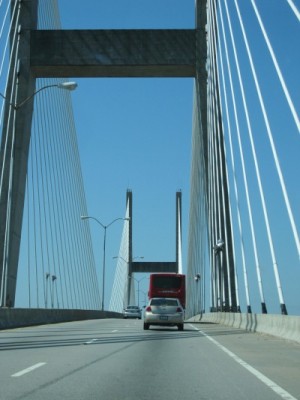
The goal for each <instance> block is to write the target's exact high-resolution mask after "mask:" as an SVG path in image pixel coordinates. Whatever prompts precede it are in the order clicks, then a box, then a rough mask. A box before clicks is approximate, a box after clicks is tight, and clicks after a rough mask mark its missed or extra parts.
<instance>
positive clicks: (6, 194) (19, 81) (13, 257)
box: [0, 0, 38, 307]
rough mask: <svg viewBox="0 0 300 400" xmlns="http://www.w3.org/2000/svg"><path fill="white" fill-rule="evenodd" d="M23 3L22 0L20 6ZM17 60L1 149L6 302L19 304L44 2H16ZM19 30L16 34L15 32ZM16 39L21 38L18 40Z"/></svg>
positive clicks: (0, 299)
mask: <svg viewBox="0 0 300 400" xmlns="http://www.w3.org/2000/svg"><path fill="white" fill-rule="evenodd" d="M16 3H17V4H16ZM15 6H16V7H17V8H18V11H19V20H16V16H17V15H18V12H16V13H14V14H12V15H14V18H13V20H12V31H11V32H12V33H11V59H12V60H13V62H12V63H11V65H10V68H9V75H8V85H7V88H6V93H5V97H6V99H7V100H6V103H5V108H4V117H3V131H2V140H1V149H0V165H1V186H0V305H1V307H13V306H14V304H15V293H16V282H17V270H18V263H19V251H20V241H21V230H22V218H23V208H24V199H25V188H26V174H27V163H28V153H29V143H30V134H31V121H32V112H33V97H32V98H31V99H28V101H26V102H25V103H24V104H23V105H22V106H21V107H19V108H18V107H14V106H13V105H16V104H21V102H22V101H24V99H27V98H29V97H30V96H31V95H32V94H33V93H34V90H35V78H34V77H33V76H32V74H31V71H30V63H29V61H30V59H29V57H30V30H31V29H36V28H37V11H38V0H31V1H26V2H24V1H23V2H21V1H18V0H12V1H11V10H13V9H14V7H15ZM15 33H16V35H15ZM14 37H15V38H16V39H14Z"/></svg>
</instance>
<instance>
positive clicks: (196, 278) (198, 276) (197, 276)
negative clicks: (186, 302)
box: [194, 274, 201, 282]
mask: <svg viewBox="0 0 300 400" xmlns="http://www.w3.org/2000/svg"><path fill="white" fill-rule="evenodd" d="M200 278H201V275H200V274H196V275H195V278H194V279H195V281H196V282H198V281H199V279H200Z"/></svg>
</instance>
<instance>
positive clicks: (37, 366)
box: [11, 362, 46, 378]
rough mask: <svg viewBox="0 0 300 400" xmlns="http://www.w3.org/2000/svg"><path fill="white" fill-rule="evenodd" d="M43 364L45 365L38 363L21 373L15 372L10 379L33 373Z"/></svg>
mask: <svg viewBox="0 0 300 400" xmlns="http://www.w3.org/2000/svg"><path fill="white" fill-rule="evenodd" d="M45 364H46V363H45V362H40V363H37V364H34V365H32V366H31V367H28V368H26V369H23V370H22V371H19V372H16V373H15V374H13V375H11V376H12V378H17V377H19V376H22V375H25V374H27V373H28V372H31V371H33V370H34V369H37V368H40V367H42V366H43V365H45Z"/></svg>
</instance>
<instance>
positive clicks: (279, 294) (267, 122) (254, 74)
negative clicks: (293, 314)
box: [235, 0, 289, 314]
mask: <svg viewBox="0 0 300 400" xmlns="http://www.w3.org/2000/svg"><path fill="white" fill-rule="evenodd" d="M235 6H236V10H237V14H238V19H239V22H240V27H241V30H242V34H243V39H244V43H245V46H246V50H247V54H248V59H249V62H250V66H251V71H252V76H253V78H254V82H255V87H256V90H257V94H258V97H259V102H260V105H261V109H262V113H263V117H264V120H265V124H266V127H267V132H268V137H269V140H270V144H271V148H272V152H273V156H274V157H275V165H276V169H277V172H278V174H279V178H280V181H281V187H282V189H283V191H284V193H286V190H285V184H284V181H283V178H282V173H281V169H280V165H279V161H278V157H277V152H276V149H275V145H274V142H273V138H272V134H271V131H270V125H269V120H268V117H267V114H266V110H265V107H264V102H263V98H262V94H261V90H260V87H259V84H258V79H257V74H256V70H255V66H254V63H253V59H252V53H251V50H250V47H249V42H248V39H247V35H246V31H245V28H244V23H243V20H242V16H241V13H240V9H239V5H238V2H237V1H236V0H235ZM287 201H288V198H287ZM262 204H263V211H264V218H265V223H266V228H267V235H268V240H269V246H270V251H271V256H272V261H273V271H274V276H275V280H276V285H277V291H278V296H279V301H280V307H281V311H282V313H283V314H286V313H287V310H286V306H285V302H284V299H283V293H282V287H281V280H280V277H279V271H278V266H277V261H276V256H275V249H274V245H273V239H272V234H271V229H270V224H269V219H268V214H267V208H266V205H265V202H264V201H263V203H262ZM288 205H289V201H288Z"/></svg>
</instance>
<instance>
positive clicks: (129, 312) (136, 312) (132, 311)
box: [123, 306, 142, 319]
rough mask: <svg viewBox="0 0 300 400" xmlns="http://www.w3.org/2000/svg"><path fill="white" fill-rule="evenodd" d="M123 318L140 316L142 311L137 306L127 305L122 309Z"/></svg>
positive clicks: (139, 317)
mask: <svg viewBox="0 0 300 400" xmlns="http://www.w3.org/2000/svg"><path fill="white" fill-rule="evenodd" d="M123 318H138V319H141V318H142V311H141V309H140V308H139V307H138V306H127V307H126V308H124V310H123Z"/></svg>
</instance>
